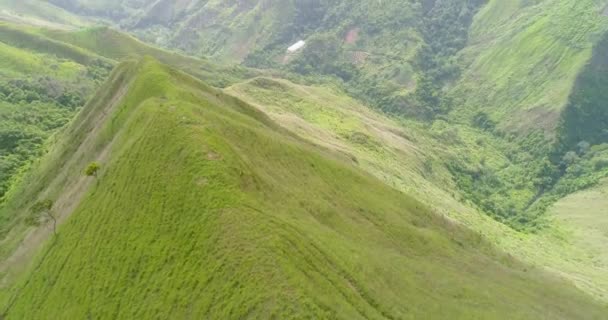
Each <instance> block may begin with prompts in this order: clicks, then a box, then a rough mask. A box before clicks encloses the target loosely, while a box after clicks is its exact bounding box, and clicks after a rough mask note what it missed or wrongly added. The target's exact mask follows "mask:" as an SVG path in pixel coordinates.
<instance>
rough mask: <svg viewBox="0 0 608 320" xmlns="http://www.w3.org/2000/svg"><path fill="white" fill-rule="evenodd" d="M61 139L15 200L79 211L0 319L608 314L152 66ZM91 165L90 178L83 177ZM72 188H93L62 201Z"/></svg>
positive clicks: (134, 71) (109, 91) (103, 97)
mask: <svg viewBox="0 0 608 320" xmlns="http://www.w3.org/2000/svg"><path fill="white" fill-rule="evenodd" d="M100 101H103V102H100ZM60 141H63V143H60V144H58V145H56V149H54V151H53V152H51V153H50V154H49V156H47V157H46V158H45V159H43V161H42V162H41V163H40V166H41V167H40V168H44V172H47V175H43V177H45V176H46V177H50V180H47V179H46V178H43V179H37V178H36V177H37V176H36V175H32V176H31V177H30V179H31V180H27V181H28V183H30V184H31V185H30V186H29V187H28V188H27V190H41V191H42V192H43V193H42V194H39V196H38V197H48V198H51V199H52V200H55V202H56V203H65V201H76V202H77V203H76V204H75V208H76V210H75V211H74V213H73V214H72V216H71V217H70V219H69V220H67V222H66V223H65V224H64V225H63V226H61V228H60V229H59V234H58V235H57V236H55V237H54V238H52V239H51V241H49V242H48V244H47V245H46V246H45V247H44V249H43V252H42V253H41V254H40V255H39V258H38V259H37V260H36V263H35V265H34V266H33V267H31V273H29V274H28V275H22V276H21V277H20V279H21V280H20V281H19V282H18V283H17V285H16V286H14V287H13V289H12V290H11V291H10V295H8V296H7V299H6V301H5V302H6V304H5V306H6V307H5V317H6V318H7V319H23V318H52V319H57V318H83V317H92V318H98V317H101V318H125V319H130V318H134V317H140V318H142V317H143V318H150V317H161V318H167V317H171V318H175V317H177V318H201V317H203V318H205V317H208V318H259V317H264V318H271V317H278V318H345V319H354V318H378V319H382V318H389V319H401V318H419V317H426V318H446V317H448V316H449V317H450V318H453V319H470V318H484V319H491V318H504V315H506V314H508V315H510V318H511V319H530V318H539V317H549V318H552V319H572V318H589V319H601V317H602V316H603V315H604V314H605V313H606V312H607V310H606V309H605V308H604V307H600V306H599V305H597V304H596V303H595V302H593V301H592V300H590V299H589V298H587V297H585V296H584V295H582V294H581V293H579V292H578V291H577V290H575V289H573V288H572V287H570V286H569V285H568V284H567V283H565V282H562V281H561V280H558V279H557V278H554V277H552V276H549V275H547V274H544V273H543V272H542V271H540V270H537V269H534V268H530V267H528V266H526V265H524V264H521V263H518V262H516V261H514V260H513V259H510V258H509V257H508V256H506V255H503V254H501V253H499V252H497V251H495V250H494V249H492V247H491V246H490V245H488V244H486V243H485V242H484V240H483V239H482V237H480V236H479V235H477V234H474V233H471V232H470V231H467V230H464V229H462V228H461V227H459V226H457V225H456V224H454V223H452V222H450V221H449V220H447V219H446V218H443V217H441V216H439V215H437V214H434V213H432V212H430V211H429V209H428V208H427V207H426V206H424V205H422V204H421V203H419V202H417V201H415V200H413V199H411V198H410V197H408V196H406V195H404V194H402V193H399V192H397V191H394V190H392V189H390V188H388V187H387V186H385V185H384V184H383V183H381V182H380V181H378V180H376V179H375V178H372V177H370V176H368V175H366V174H364V173H362V172H360V171H359V170H357V169H355V168H354V167H353V166H352V165H351V164H350V159H349V158H346V157H343V156H340V155H338V154H335V153H333V152H331V151H329V150H327V149H323V148H319V147H315V146H314V145H311V144H309V143H307V142H304V140H302V139H301V138H299V137H298V136H295V135H293V134H290V133H288V132H287V131H285V130H284V129H281V128H280V127H278V126H277V125H276V124H274V122H272V121H271V120H270V119H269V118H267V117H266V116H264V115H263V114H261V113H260V112H258V111H256V110H255V109H254V108H252V107H251V106H249V105H247V104H245V103H243V102H241V101H239V100H237V99H235V98H232V97H230V96H226V95H224V94H223V93H221V92H219V91H216V90H214V89H210V88H209V87H207V86H205V85H204V84H202V83H200V82H198V81H197V80H195V79H193V78H190V77H189V76H186V75H184V74H182V73H179V72H177V71H174V70H173V69H170V68H168V67H166V66H163V65H161V64H159V63H157V62H155V61H153V60H151V59H149V58H148V59H144V60H143V61H140V62H138V63H124V64H122V65H121V66H120V67H119V68H118V69H117V70H116V71H114V74H113V75H112V76H111V80H110V82H109V83H107V84H106V85H105V86H104V88H103V89H102V91H100V92H99V93H98V94H97V97H96V99H93V100H92V102H91V104H89V105H88V106H87V107H86V108H85V109H84V111H83V113H81V114H80V116H79V117H78V119H77V120H76V121H75V122H74V123H73V124H72V125H71V126H70V128H69V129H67V130H66V131H65V133H64V134H63V136H62V137H61V140H60ZM90 161H98V162H99V163H100V164H101V167H102V170H101V172H100V174H99V175H98V177H97V178H95V177H84V176H83V175H82V173H81V170H82V168H83V167H84V166H86V164H87V163H88V162H90ZM64 164H67V165H64ZM59 170H62V171H64V174H59V175H57V176H54V175H51V174H50V173H52V172H55V173H58V172H60V171H59ZM72 179H74V180H72ZM55 181H66V183H64V184H61V183H56V182H55ZM70 181H75V182H70ZM72 183H76V184H84V185H81V186H88V187H84V188H81V189H80V190H81V192H83V193H84V194H81V195H78V196H77V197H76V199H74V196H68V195H66V192H68V191H69V190H70V189H71V188H73V185H72ZM47 188H48V189H47ZM68 193H69V192H68ZM28 198H29V197H28ZM22 199H24V198H22ZM27 201H28V202H30V203H31V202H32V201H33V199H32V198H29V199H28V200H27ZM58 210H60V209H58ZM58 214H65V213H58ZM108 239H111V241H108ZM480 266H483V268H480ZM404 300H405V301H407V303H404Z"/></svg>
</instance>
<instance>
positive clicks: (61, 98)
mask: <svg viewBox="0 0 608 320" xmlns="http://www.w3.org/2000/svg"><path fill="white" fill-rule="evenodd" d="M111 69H112V63H111V62H109V61H107V60H105V59H103V58H102V57H100V56H97V55H95V54H92V53H90V52H85V51H84V50H82V49H80V48H76V47H74V46H71V45H69V44H65V43H61V42H58V41H53V40H50V39H47V38H44V37H41V36H38V35H36V34H34V33H31V32H30V31H27V30H23V29H22V28H21V27H18V26H16V25H12V24H6V23H2V22H0V203H1V202H2V198H3V196H4V195H5V193H6V192H7V191H8V190H9V189H10V187H11V185H12V184H13V183H14V182H15V180H17V179H18V176H19V173H20V172H22V171H23V170H24V169H26V168H27V166H28V164H29V163H30V162H31V161H32V160H33V159H36V158H37V157H39V156H40V155H41V154H42V153H43V149H44V147H43V145H44V143H45V141H46V140H47V139H48V138H49V137H50V136H51V135H52V134H53V133H54V132H56V131H57V130H58V129H59V128H61V127H62V126H64V125H65V124H66V123H68V122H69V121H70V120H71V119H72V117H73V116H74V115H75V114H76V113H77V111H78V110H79V108H80V107H82V106H83V105H84V104H85V102H86V100H87V99H88V98H89V97H90V95H91V94H92V93H93V91H94V90H96V89H97V88H98V85H99V84H100V83H101V82H103V81H104V80H105V78H106V76H107V75H108V74H109V72H110V70H111ZM0 230H2V231H1V232H0V233H1V234H4V233H5V232H6V229H5V226H4V225H3V226H2V227H0Z"/></svg>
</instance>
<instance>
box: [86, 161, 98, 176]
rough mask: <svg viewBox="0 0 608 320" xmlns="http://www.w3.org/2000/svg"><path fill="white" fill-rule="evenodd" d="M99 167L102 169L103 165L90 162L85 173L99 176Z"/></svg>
mask: <svg viewBox="0 0 608 320" xmlns="http://www.w3.org/2000/svg"><path fill="white" fill-rule="evenodd" d="M99 169H101V165H99V163H97V162H91V163H89V165H88V166H87V168H86V169H84V174H86V175H87V176H89V177H95V178H97V173H99Z"/></svg>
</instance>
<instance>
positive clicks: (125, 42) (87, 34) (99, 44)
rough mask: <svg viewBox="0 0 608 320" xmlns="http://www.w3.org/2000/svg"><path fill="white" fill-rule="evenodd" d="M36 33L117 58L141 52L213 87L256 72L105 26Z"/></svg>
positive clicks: (45, 30)
mask: <svg viewBox="0 0 608 320" xmlns="http://www.w3.org/2000/svg"><path fill="white" fill-rule="evenodd" d="M40 32H41V33H43V34H44V35H45V36H47V37H49V38H52V39H56V40H59V41H62V42H65V43H70V44H73V45H75V46H78V47H81V48H85V49H87V50H89V51H91V52H95V53H97V54H99V55H102V56H104V57H106V58H109V59H113V60H117V61H120V60H124V59H127V58H132V57H137V56H144V55H149V56H153V57H155V58H156V59H158V60H160V61H162V62H163V63H167V64H170V65H172V66H174V67H177V68H179V69H181V70H184V71H187V72H188V73H190V74H192V75H194V76H196V77H198V78H200V79H204V80H205V81H207V82H208V83H209V84H211V85H213V86H217V87H224V86H226V85H229V84H231V83H234V82H237V81H239V80H243V79H246V78H249V77H252V76H254V75H256V74H257V72H255V71H253V70H251V69H246V68H241V67H238V66H224V65H221V64H217V63H211V62H210V61H208V60H205V59H196V58H191V57H188V56H184V55H181V54H178V53H173V52H169V51H165V50H161V49H158V48H156V47H152V46H150V45H147V44H145V43H143V42H141V41H139V40H137V39H135V38H133V37H131V36H128V35H126V34H124V33H121V32H118V31H116V30H112V29H110V28H106V27H99V28H90V29H82V30H79V31H62V30H53V29H42V30H41V31H40Z"/></svg>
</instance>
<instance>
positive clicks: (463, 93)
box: [453, 0, 608, 136]
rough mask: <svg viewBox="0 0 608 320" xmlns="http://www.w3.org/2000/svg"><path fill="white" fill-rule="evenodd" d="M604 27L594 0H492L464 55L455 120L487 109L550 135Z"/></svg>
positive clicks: (518, 127) (522, 129)
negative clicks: (532, 0) (463, 71)
mask: <svg viewBox="0 0 608 320" xmlns="http://www.w3.org/2000/svg"><path fill="white" fill-rule="evenodd" d="M607 27H608V19H606V17H603V16H601V15H600V9H599V7H598V5H597V4H596V3H595V2H594V1H592V0H584V1H553V0H544V1H536V3H532V4H528V5H527V6H526V5H524V4H523V2H522V1H490V2H489V3H488V4H487V5H486V7H485V8H484V9H483V10H482V11H481V12H480V13H479V14H478V15H477V17H476V19H475V23H474V24H473V26H472V31H471V37H470V41H469V42H470V44H469V46H468V48H467V49H465V50H464V52H463V53H462V60H463V61H464V63H465V64H466V70H467V71H466V72H465V74H464V76H463V78H462V79H461V80H460V81H459V84H458V85H457V86H456V87H455V89H454V92H455V95H456V96H457V97H458V98H459V99H460V100H459V101H458V103H457V105H458V107H457V108H456V109H455V111H454V113H453V118H456V119H462V118H465V119H470V118H471V117H472V116H473V115H474V113H475V112H477V111H479V110H484V111H485V112H487V113H489V114H490V115H491V116H492V118H494V119H495V120H496V121H497V122H498V123H499V124H500V126H501V128H503V129H508V130H509V131H512V132H519V134H523V135H525V134H527V133H530V132H532V131H534V130H536V129H539V128H540V129H542V130H544V131H545V132H546V133H547V134H548V135H549V136H551V135H553V134H554V131H555V129H556V126H557V124H558V120H559V116H560V112H561V111H562V109H563V108H564V107H565V105H566V103H567V101H568V97H569V94H570V92H571V89H572V88H573V84H574V82H575V80H576V77H577V75H578V73H579V71H580V70H581V69H582V68H583V67H584V65H585V64H586V63H587V61H588V60H589V59H590V58H591V51H592V48H593V45H594V44H595V43H596V42H597V41H598V40H599V38H600V35H601V34H602V33H603V32H605V31H606V30H607V29H606V28H607Z"/></svg>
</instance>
